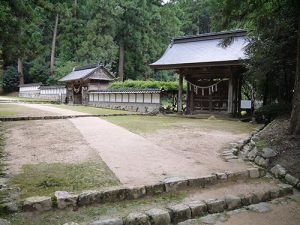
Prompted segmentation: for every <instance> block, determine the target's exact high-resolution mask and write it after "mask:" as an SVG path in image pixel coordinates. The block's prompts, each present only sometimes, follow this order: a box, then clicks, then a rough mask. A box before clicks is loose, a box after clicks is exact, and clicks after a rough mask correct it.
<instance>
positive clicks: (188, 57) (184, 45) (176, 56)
mask: <svg viewBox="0 0 300 225" xmlns="http://www.w3.org/2000/svg"><path fill="white" fill-rule="evenodd" d="M226 39H231V41H232V43H231V44H229V45H228V46H227V47H224V46H222V43H223V42H224V40H226ZM247 44H248V41H247V34H246V31H244V30H236V31H227V32H218V33H207V34H200V35H194V36H186V37H179V38H174V39H173V41H172V43H171V44H170V45H169V47H168V48H167V50H166V51H165V53H164V54H163V56H162V57H161V58H160V59H159V60H157V61H156V62H154V63H152V64H150V66H151V67H152V68H157V69H160V68H174V69H175V68H181V67H184V66H186V65H192V64H211V63H220V62H230V61H241V60H243V59H246V58H247V57H246V55H245V52H244V48H245V46H246V45H247Z"/></svg>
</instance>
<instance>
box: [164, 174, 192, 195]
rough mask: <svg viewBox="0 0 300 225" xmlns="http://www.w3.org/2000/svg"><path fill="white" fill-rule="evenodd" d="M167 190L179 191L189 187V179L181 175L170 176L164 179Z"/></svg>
mask: <svg viewBox="0 0 300 225" xmlns="http://www.w3.org/2000/svg"><path fill="white" fill-rule="evenodd" d="M164 183H165V187H166V192H172V191H178V190H183V189H185V188H187V186H188V180H187V179H185V178H180V177H170V178H167V179H165V180H164Z"/></svg>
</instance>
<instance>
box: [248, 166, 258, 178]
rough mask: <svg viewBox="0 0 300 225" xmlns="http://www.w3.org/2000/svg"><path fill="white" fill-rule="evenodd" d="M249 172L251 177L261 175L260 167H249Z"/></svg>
mask: <svg viewBox="0 0 300 225" xmlns="http://www.w3.org/2000/svg"><path fill="white" fill-rule="evenodd" d="M248 172H249V177H250V178H259V177H260V174H259V169H258V168H249V169H248Z"/></svg>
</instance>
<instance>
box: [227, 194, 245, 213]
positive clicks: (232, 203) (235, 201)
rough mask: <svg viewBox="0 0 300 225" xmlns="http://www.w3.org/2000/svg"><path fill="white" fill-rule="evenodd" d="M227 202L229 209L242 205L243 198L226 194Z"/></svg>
mask: <svg viewBox="0 0 300 225" xmlns="http://www.w3.org/2000/svg"><path fill="white" fill-rule="evenodd" d="M224 199H225V203H226V205H227V208H228V209H229V210H233V209H237V208H240V207H242V201H241V198H240V197H238V196H235V195H225V198H224Z"/></svg>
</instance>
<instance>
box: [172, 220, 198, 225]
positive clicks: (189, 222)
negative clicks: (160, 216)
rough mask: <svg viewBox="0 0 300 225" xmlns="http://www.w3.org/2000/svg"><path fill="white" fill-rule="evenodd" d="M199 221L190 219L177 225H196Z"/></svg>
mask: <svg viewBox="0 0 300 225" xmlns="http://www.w3.org/2000/svg"><path fill="white" fill-rule="evenodd" d="M198 224H199V221H198V220H197V219H190V220H186V221H184V222H180V223H178V224H177V225H198Z"/></svg>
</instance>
